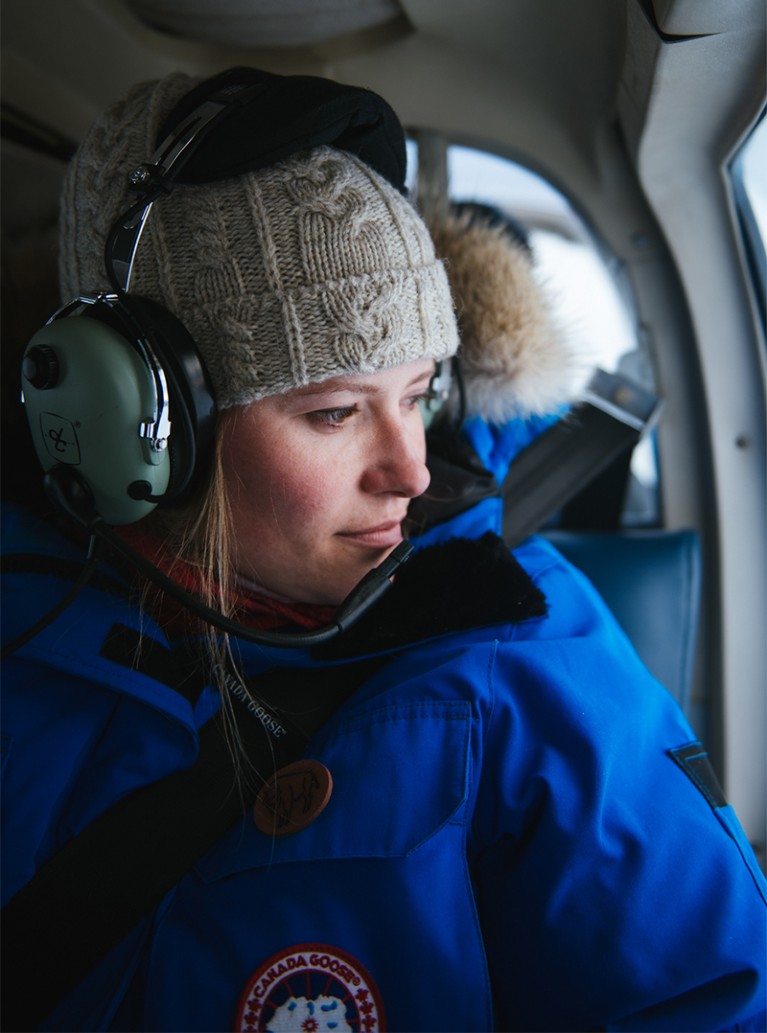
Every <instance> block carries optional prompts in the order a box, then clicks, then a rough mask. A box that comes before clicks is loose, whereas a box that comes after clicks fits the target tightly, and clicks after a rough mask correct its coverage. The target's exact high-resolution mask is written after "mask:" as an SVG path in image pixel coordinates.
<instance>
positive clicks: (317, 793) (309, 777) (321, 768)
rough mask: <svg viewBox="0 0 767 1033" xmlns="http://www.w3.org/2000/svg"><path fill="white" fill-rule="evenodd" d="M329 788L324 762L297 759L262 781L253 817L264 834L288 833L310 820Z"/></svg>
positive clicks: (324, 803) (330, 779) (327, 796)
mask: <svg viewBox="0 0 767 1033" xmlns="http://www.w3.org/2000/svg"><path fill="white" fill-rule="evenodd" d="M332 792H333V777H332V775H331V774H330V772H329V771H328V769H327V768H326V767H325V765H324V764H320V762H319V761H318V760H298V761H296V762H295V763H293V764H288V765H287V767H284V768H280V770H279V771H276V772H275V773H274V774H273V775H272V776H271V778H269V779H267V781H266V782H264V784H263V786H262V787H261V791H260V792H259V794H258V796H257V797H256V802H255V804H254V805H253V821H254V822H255V825H256V828H257V829H258V830H259V831H260V832H263V833H265V834H266V835H267V836H290V835H292V834H293V833H294V832H300V831H301V829H305V828H306V826H307V825H310V824H311V823H312V822H313V821H314V819H315V818H316V817H317V816H318V815H319V814H320V813H321V812H322V811H323V810H324V809H325V807H326V806H327V802H328V800H329V799H330V796H331V793H332Z"/></svg>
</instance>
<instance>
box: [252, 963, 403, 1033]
mask: <svg viewBox="0 0 767 1033" xmlns="http://www.w3.org/2000/svg"><path fill="white" fill-rule="evenodd" d="M234 1029H235V1033H238V1031H241V1030H248V1031H251V1030H252V1031H253V1033H255V1031H258V1030H271V1031H274V1033H326V1031H328V1030H334V1031H335V1033H384V1031H385V1030H386V1022H385V1019H384V1013H383V1005H382V1003H381V996H380V994H379V992H378V987H377V986H376V984H375V983H374V981H373V978H372V977H371V976H370V974H369V973H368V972H366V970H365V969H364V968H363V967H362V965H360V963H359V962H358V961H357V960H356V958H353V957H352V956H351V954H347V953H346V951H342V950H340V949H339V948H338V947H328V946H326V945H325V944H322V943H302V944H297V945H296V946H295V947H287V948H286V949H285V950H281V951H279V952H278V953H277V954H273V955H272V957H271V958H268V959H267V960H266V961H265V962H264V963H263V965H260V966H259V967H258V969H256V971H255V972H254V973H253V975H252V976H251V977H250V979H249V980H248V983H247V986H246V987H245V990H244V992H243V995H242V997H241V999H240V1004H239V1007H238V1008H237V1017H236V1019H235V1023H234Z"/></svg>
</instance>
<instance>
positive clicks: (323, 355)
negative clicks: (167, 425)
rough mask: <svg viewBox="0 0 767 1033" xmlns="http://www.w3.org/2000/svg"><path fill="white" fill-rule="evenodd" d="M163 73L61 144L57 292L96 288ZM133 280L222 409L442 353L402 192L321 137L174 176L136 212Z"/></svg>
mask: <svg viewBox="0 0 767 1033" xmlns="http://www.w3.org/2000/svg"><path fill="white" fill-rule="evenodd" d="M192 85H193V81H192V80H190V79H188V78H187V77H186V76H182V75H174V76H171V77H169V78H167V79H165V80H162V81H161V82H159V83H148V84H143V85H140V86H139V87H136V88H134V90H133V91H132V93H131V94H130V95H129V97H128V98H127V99H126V100H125V101H124V102H122V103H121V104H118V105H116V106H115V107H114V108H112V109H111V110H110V111H109V112H107V113H106V114H105V115H104V116H103V117H102V118H101V119H100V120H99V121H98V122H97V123H96V124H95V125H94V127H93V128H92V129H91V130H90V132H89V133H88V135H87V136H86V138H85V140H84V141H83V143H82V144H81V146H80V148H79V150H78V152H77V154H76V155H75V158H74V159H73V161H72V163H71V165H70V169H69V173H68V176H67V180H66V183H65V187H64V193H63V203H62V214H61V221H60V226H61V261H60V274H61V287H62V293H63V295H64V297H65V298H66V299H68V298H70V297H74V296H75V295H76V294H78V293H81V292H83V291H93V290H95V289H103V288H104V287H105V286H106V284H105V279H106V276H105V272H104V268H103V258H102V255H103V247H104V240H105V238H106V235H107V233H108V231H109V228H110V226H111V225H112V223H113V221H114V220H115V219H116V218H117V216H118V215H119V214H120V213H121V211H122V210H123V209H125V208H127V206H128V204H129V202H130V198H129V196H128V194H127V189H126V187H127V176H128V174H129V172H130V171H131V170H132V169H133V168H134V167H135V166H137V165H139V164H140V163H141V162H142V161H146V160H147V159H148V157H149V156H150V155H151V154H152V153H153V150H154V139H155V135H156V132H157V127H158V126H159V124H160V123H161V121H162V119H163V117H164V116H165V115H166V114H167V112H168V111H169V110H170V109H171V108H172V106H173V105H174V104H175V103H176V102H177V100H178V99H179V98H180V97H181V96H183V94H184V93H185V92H187V91H188V90H189V89H191V87H192ZM131 293H133V294H137V295H143V296H146V297H149V298H152V299H153V300H155V301H157V302H160V303H161V304H162V305H164V306H165V307H166V308H168V309H169V310H170V311H171V312H173V313H174V314H175V315H176V316H178V317H179V318H180V319H181V321H182V322H183V323H184V325H185V326H186V328H187V329H188V330H189V332H190V333H191V335H192V337H193V338H194V340H195V342H196V343H197V346H198V348H199V350H200V352H201V354H202V357H203V359H204V361H205V363H206V366H207V367H208V371H209V373H210V376H211V380H212V383H213V387H214V393H215V396H216V401H217V403H218V405H219V407H220V408H221V409H226V408H230V407H231V406H235V405H245V404H247V403H249V402H252V401H255V400H257V399H259V398H263V397H265V396H267V395H273V394H278V393H282V392H285V391H288V390H290V389H291V388H293V387H299V386H302V385H305V384H307V383H312V382H317V381H321V380H325V379H328V378H329V377H334V376H338V375H341V374H355V373H356V374H367V373H373V372H376V371H378V370H383V369H389V368H392V367H394V366H397V365H400V364H402V363H405V362H411V361H414V360H416V359H423V358H433V359H441V358H445V357H447V356H449V355H452V354H454V353H455V351H456V348H457V345H458V338H457V330H456V325H455V318H454V314H453V307H452V303H451V299H450V291H449V287H448V284H447V278H446V275H445V272H444V269H443V266H442V264H441V262H439V261H438V260H437V259H436V258H435V255H434V248H433V245H432V242H431V238H430V235H429V233H428V230H427V229H426V227H425V225H424V224H423V222H422V221H421V219H420V217H419V216H418V214H417V213H416V212H415V210H414V209H413V207H412V206H411V205H410V203H409V202H408V201H407V200H406V199H405V198H404V197H402V196H401V195H400V194H399V193H398V192H397V191H396V190H395V189H394V188H393V187H392V186H391V185H390V184H389V183H388V182H386V181H385V180H384V179H383V178H382V177H380V176H379V175H377V174H376V173H375V172H374V171H373V170H372V169H370V168H369V167H368V166H366V165H365V164H364V163H363V162H361V161H360V160H359V159H358V158H356V157H355V156H353V155H351V154H349V153H347V152H344V151H338V150H335V149H333V148H330V147H321V148H318V149H316V150H314V151H311V152H304V153H302V154H299V155H295V156H294V157H292V158H290V159H288V160H286V161H284V162H281V163H279V164H277V165H274V166H271V167H270V168H267V169H263V170H260V171H258V172H254V173H249V174H247V175H245V176H239V177H236V178H232V179H227V180H223V181H220V182H217V183H212V184H206V185H204V186H178V187H176V188H175V189H174V191H173V192H172V193H171V194H170V195H169V196H167V197H163V198H161V199H160V200H159V201H157V202H156V203H155V205H154V207H153V209H152V211H151V213H150V215H149V218H148V220H147V225H146V228H145V230H144V234H143V236H142V239H141V242H140V244H139V248H138V253H137V257H136V262H135V265H134V272H133V279H132V283H131Z"/></svg>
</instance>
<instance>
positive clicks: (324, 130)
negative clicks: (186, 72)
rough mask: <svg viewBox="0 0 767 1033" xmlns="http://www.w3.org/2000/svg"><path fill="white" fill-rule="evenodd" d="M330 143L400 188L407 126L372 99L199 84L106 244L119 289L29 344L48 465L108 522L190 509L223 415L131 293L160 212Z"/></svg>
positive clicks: (296, 88)
mask: <svg viewBox="0 0 767 1033" xmlns="http://www.w3.org/2000/svg"><path fill="white" fill-rule="evenodd" d="M320 144H332V145H334V146H336V147H339V148H341V149H344V150H348V151H352V152H353V153H355V154H357V155H358V156H359V157H360V158H361V159H362V160H363V161H365V162H366V163H367V164H368V165H370V166H372V167H373V168H374V169H375V170H376V171H377V172H379V173H380V174H381V175H383V176H384V177H385V178H386V179H388V180H389V182H391V183H392V184H393V185H394V186H395V187H396V188H397V189H398V190H400V191H403V189H404V173H405V143H404V134H403V132H402V128H401V126H400V124H399V121H398V119H397V117H396V115H395V114H394V112H393V111H392V110H391V108H390V107H389V105H388V104H386V102H385V101H384V100H382V98H380V97H378V96H377V95H376V94H374V93H371V92H370V91H369V90H364V89H360V88H357V87H351V86H345V85H342V84H339V83H335V82H332V81H330V80H326V79H320V78H316V77H313V76H279V75H274V74H271V73H268V72H262V71H258V70H256V69H249V68H239V69H232V70H230V71H227V72H224V73H221V74H220V75H217V76H214V77H213V78H212V79H209V80H207V81H206V82H204V83H201V84H200V85H198V86H196V87H195V88H194V89H193V90H192V91H191V92H190V93H188V94H187V95H186V96H185V97H183V98H182V99H181V101H179V103H178V104H177V105H176V107H175V108H174V110H173V111H172V112H171V113H170V115H169V117H168V119H167V120H166V122H165V124H164V125H163V126H162V128H161V130H160V135H159V143H158V146H157V150H156V152H155V154H154V155H153V157H152V158H151V159H150V160H149V161H147V162H146V163H145V164H143V165H140V166H139V167H138V168H136V169H134V170H132V172H131V173H130V177H129V183H126V188H129V189H130V191H131V192H132V193H133V194H134V200H133V203H131V204H130V205H129V206H128V207H126V210H125V211H124V212H122V214H121V215H120V216H119V218H118V219H117V220H116V221H115V223H114V225H113V226H112V228H111V230H110V231H109V233H108V236H107V239H106V242H105V250H104V261H105V266H106V274H107V278H108V281H109V284H110V289H109V290H101V291H96V292H94V293H93V294H88V295H83V296H81V297H78V298H76V299H74V300H73V301H71V302H70V303H69V304H67V305H65V306H64V307H63V308H62V309H60V310H59V311H58V312H56V313H55V314H54V316H53V317H52V318H51V319H50V320H49V321H48V323H47V324H46V326H45V327H43V329H41V330H39V331H38V332H37V333H36V334H35V335H34V337H33V338H32V340H31V341H30V343H29V345H28V346H27V349H26V351H25V353H24V357H23V361H22V386H23V394H24V401H25V406H26V413H27V418H28V420H29V425H30V430H31V433H32V438H33V441H34V446H35V450H36V452H37V455H38V458H39V460H40V462H41V464H42V466H43V469H44V470H45V471H46V472H47V473H49V472H50V471H51V470H54V469H55V470H57V471H58V473H57V474H55V475H54V476H58V477H59V478H60V479H61V477H62V476H63V477H64V479H65V480H66V479H67V478H69V479H73V478H76V479H78V480H80V481H81V482H82V485H81V486H83V487H85V488H87V490H88V491H89V492H90V493H91V495H92V497H93V503H94V508H95V510H96V512H97V513H98V514H99V515H100V516H101V517H102V518H103V519H104V520H105V521H106V522H108V523H110V524H127V523H132V522H134V521H136V520H139V519H141V517H143V516H145V515H146V514H147V513H149V512H150V511H151V510H152V509H154V508H155V506H157V505H171V504H177V503H179V502H183V501H184V500H185V499H187V498H188V497H189V496H190V494H191V493H192V492H193V490H194V488H195V486H197V485H199V483H200V481H201V478H202V475H203V474H204V472H205V470H206V469H207V467H208V463H209V460H210V455H211V451H212V448H211V445H212V438H213V430H214V424H215V414H216V405H215V400H214V398H213V394H212V390H211V386H210V381H209V379H208V375H207V373H206V371H205V366H204V363H203V361H202V359H201V357H200V355H199V352H198V349H197V347H196V345H195V342H194V341H193V340H192V337H191V335H190V334H189V333H188V331H187V330H186V329H185V327H184V325H183V322H182V320H181V319H179V318H177V316H175V315H174V314H173V313H171V312H170V311H168V310H167V309H165V308H164V307H163V306H162V305H159V304H158V303H156V302H154V301H152V300H150V299H148V298H142V297H136V296H134V295H131V294H130V293H129V290H130V280H131V273H132V270H133V264H134V259H135V256H136V252H137V249H138V245H139V240H140V237H141V233H142V231H143V229H144V226H145V224H146V221H147V218H148V217H149V215H150V212H151V209H152V206H153V204H154V203H155V202H156V201H159V202H160V203H161V199H162V195H163V194H165V193H169V192H170V191H171V190H172V189H174V188H175V187H176V185H177V184H191V183H194V184H201V183H212V182H216V181H217V180H223V179H227V178H229V177H232V176H238V175H242V174H243V173H246V172H250V171H255V170H256V169H259V168H264V167H266V166H269V165H273V164H274V163H275V162H276V161H278V160H280V159H283V158H287V157H289V156H290V155H291V154H294V153H295V152H297V151H301V150H305V149H309V148H312V147H316V146H319V145H320ZM126 192H127V190H126ZM62 467H63V470H62V469H60V468H62Z"/></svg>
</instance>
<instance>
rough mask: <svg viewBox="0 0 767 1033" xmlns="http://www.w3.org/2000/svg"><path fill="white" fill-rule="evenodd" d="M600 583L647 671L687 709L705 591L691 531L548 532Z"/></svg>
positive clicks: (558, 546) (696, 542) (602, 591)
mask: <svg viewBox="0 0 767 1033" xmlns="http://www.w3.org/2000/svg"><path fill="white" fill-rule="evenodd" d="M544 537H545V538H546V539H548V540H549V541H550V542H551V543H552V545H554V546H555V547H556V548H557V549H559V551H560V552H561V553H562V554H563V555H564V556H565V557H566V558H567V559H569V560H570V562H571V563H572V564H573V565H574V566H576V567H578V569H579V570H581V571H582V572H583V573H584V574H585V575H586V576H587V577H588V578H589V580H590V581H591V582H592V583H593V584H594V586H595V587H596V588H597V590H598V591H599V592H600V594H601V595H602V598H603V599H604V600H605V602H606V603H607V605H608V606H609V607H610V609H611V610H612V612H613V614H614V615H615V617H616V618H617V620H618V622H619V623H620V625H621V627H622V628H623V630H624V631H625V632H626V634H627V635H628V637H629V638H630V639H631V641H632V643H633V645H634V648H635V649H636V651H637V653H638V654H639V656H640V657H641V659H642V661H643V662H644V664H645V666H646V667H647V668H648V670H649V671H650V672H651V673H652V674H654V675H655V677H656V678H657V679H658V681H660V682H662V684H663V685H665V686H666V688H667V689H668V690H669V692H671V693H672V695H673V696H674V697H675V699H676V700H677V702H678V703H679V704H680V706H681V707H682V709H683V710H684V711H685V712H686V713H687V714H688V716H689V710H690V695H691V684H692V676H693V667H694V659H695V644H696V639H697V630H698V619H699V613H700V596H701V551H700V541H699V539H698V536H697V534H696V532H695V531H692V530H674V531H667V530H654V529H653V530H630V531H616V532H581V531H567V530H550V531H546V532H545V534H544Z"/></svg>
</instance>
